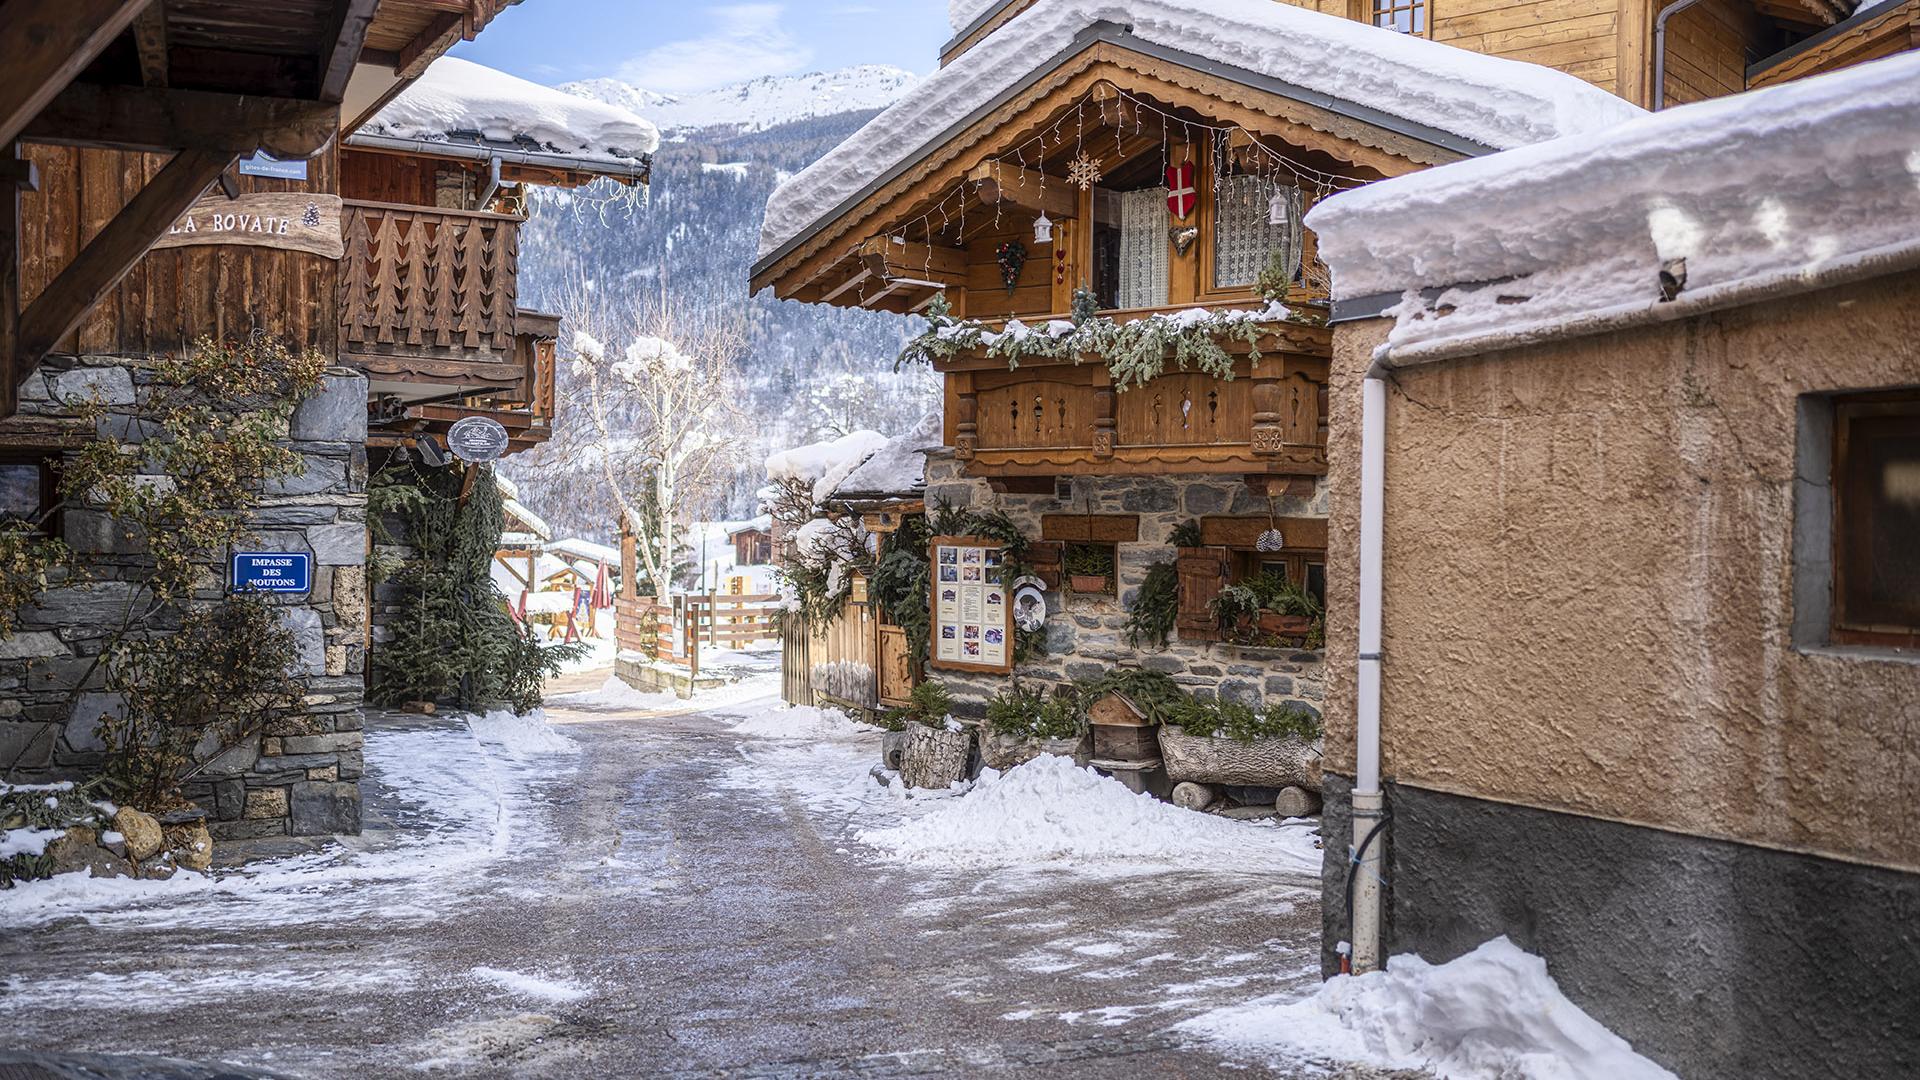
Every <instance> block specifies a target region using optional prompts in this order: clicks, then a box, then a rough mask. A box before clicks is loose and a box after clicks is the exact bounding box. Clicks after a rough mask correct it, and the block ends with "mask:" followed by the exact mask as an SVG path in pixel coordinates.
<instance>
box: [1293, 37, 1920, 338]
mask: <svg viewBox="0 0 1920 1080" xmlns="http://www.w3.org/2000/svg"><path fill="white" fill-rule="evenodd" d="M1916 117H1920V54H1914V53H1909V54H1904V55H1901V56H1895V57H1891V58H1888V59H1884V60H1878V61H1874V62H1872V63H1868V64H1861V65H1859V66H1856V67H1852V68H1848V69H1845V70H1842V71H1838V72H1834V73H1831V74H1827V75H1821V76H1818V77H1815V78H1811V79H1805V80H1801V81H1798V82H1793V83H1788V84H1786V85H1783V86H1779V87H1774V88H1771V89H1766V90H1756V91H1752V92H1749V93H1744V94H1736V95H1734V96H1732V97H1725V98H1718V99H1715V100H1711V101H1705V102H1700V103H1698V104H1692V105H1685V106H1681V107H1679V108H1674V109H1669V110H1667V111H1665V112H1660V113H1656V114H1653V115H1650V116H1646V117H1643V118H1641V119H1638V120H1634V121H1632V122H1630V123H1626V124H1622V125H1620V126H1618V127H1615V128H1612V129H1610V130H1608V131H1604V132H1601V133H1598V134H1592V135H1584V136H1579V137H1575V138H1568V139H1561V140H1558V141H1556V142H1550V143H1543V144H1541V145H1538V146H1531V147H1526V148H1523V149H1519V150H1511V151H1508V152H1506V153H1503V154H1496V155H1493V156H1491V157H1484V158H1479V159H1476V160H1471V161H1462V162H1458V163H1455V164H1452V165H1446V166H1443V167H1440V168H1436V169H1430V170H1427V171H1425V172H1420V173H1415V174H1412V175H1409V176H1403V177H1399V178H1396V179H1393V180H1388V181H1384V182H1381V183H1377V184H1371V185H1368V186H1367V187H1364V188H1361V189H1359V190H1356V191H1350V192H1346V193H1343V194H1341V195H1338V196H1335V197H1334V198H1332V199H1329V200H1326V201H1324V202H1322V203H1321V204H1320V205H1319V206H1317V207H1316V208H1315V209H1314V210H1313V212H1312V213H1311V214H1309V215H1308V217H1307V223H1308V224H1309V225H1310V226H1312V228H1313V229H1314V230H1315V232H1316V233H1317V234H1318V236H1319V239H1320V255H1321V258H1323V259H1325V260H1326V261H1327V264H1328V266H1329V267H1331V268H1332V270H1333V279H1334V297H1335V301H1336V314H1339V313H1340V310H1341V308H1342V307H1344V308H1345V309H1346V310H1347V312H1348V313H1350V314H1359V313H1361V312H1364V311H1368V310H1373V311H1379V310H1381V309H1382V308H1386V307H1387V305H1395V303H1396V301H1398V303H1397V305H1396V306H1393V307H1391V308H1389V309H1388V310H1386V312H1385V313H1387V314H1392V315H1394V316H1395V318H1396V325H1395V327H1394V329H1393V330H1392V332H1391V338H1390V340H1389V349H1390V350H1391V351H1392V352H1393V354H1394V355H1395V356H1397V357H1399V358H1401V359H1403V360H1410V359H1412V358H1414V357H1416V356H1420V355H1425V356H1426V357H1428V358H1438V357H1439V356H1441V355H1457V354H1460V353H1464V352H1468V351H1485V350H1488V349H1491V348H1501V347H1509V346H1512V345H1519V344H1524V343H1526V342H1528V341H1533V340H1540V339H1542V338H1546V337H1554V336H1563V335H1567V334H1573V333H1590V332H1597V331H1600V330H1607V329H1613V328H1617V327H1619V326H1624V325H1631V324H1633V323H1635V322H1642V321H1651V320H1654V319H1660V318H1673V317H1678V316H1682V315H1687V314H1693V313H1695V312H1698V311H1701V310H1708V309H1711V308H1714V307H1724V306H1729V305H1732V304H1736V303H1743V302H1750V301H1752V300H1755V299H1758V298H1760V297H1763V296H1768V295H1780V294H1783V293H1786V292H1798V291H1804V290H1808V289H1813V288H1819V287H1822V286H1824V285H1829V284H1837V283H1840V282H1842V281H1845V280H1850V279H1854V278H1859V277H1865V276H1871V275H1876V274H1883V273H1888V272H1891V271H1893V270H1897V269H1901V268H1904V267H1906V266H1911V265H1920V122H1916ZM1681 260H1684V263H1682V262H1681ZM1663 269H1665V270H1667V271H1668V273H1669V274H1670V275H1672V276H1673V278H1674V279H1675V280H1674V282H1671V283H1669V286H1668V288H1669V291H1671V288H1672V285H1673V284H1678V285H1679V286H1680V288H1679V291H1678V293H1677V294H1675V295H1674V296H1673V298H1672V299H1671V300H1666V301H1663V299H1662V283H1661V280H1660V276H1661V271H1662V270H1663ZM1682 275H1684V281H1683V282H1682V281H1680V280H1679V279H1680V278H1681V276H1682ZM1421 291H1425V295H1424V296H1423V295H1421ZM1369 298H1379V299H1369ZM1442 309H1450V310H1448V311H1447V312H1446V313H1445V314H1441V310H1442Z"/></svg>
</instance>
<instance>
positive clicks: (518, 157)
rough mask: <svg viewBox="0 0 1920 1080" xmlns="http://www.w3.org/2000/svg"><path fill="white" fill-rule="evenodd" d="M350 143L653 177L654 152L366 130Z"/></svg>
mask: <svg viewBox="0 0 1920 1080" xmlns="http://www.w3.org/2000/svg"><path fill="white" fill-rule="evenodd" d="M346 145H347V146H349V147H351V148H353V149H356V150H377V151H382V152H386V153H395V154H409V155H417V156H421V157H440V158H452V159H455V160H459V161H478V162H483V163H490V162H493V161H495V160H498V161H499V162H501V163H502V164H505V165H524V166H527V167H528V168H535V169H551V170H554V171H556V172H567V173H583V174H587V175H590V176H595V177H600V176H604V177H609V178H611V179H614V180H618V181H620V182H621V183H624V184H646V183H650V182H651V181H652V178H653V158H652V156H651V155H648V156H643V157H639V158H635V159H632V160H628V161H609V160H606V159H604V158H581V157H576V156H573V155H571V154H555V153H550V152H546V151H540V150H529V149H527V148H525V147H522V146H518V145H510V144H501V143H492V142H488V141H486V140H484V139H480V138H474V139H471V140H470V141H456V140H454V139H451V138H449V139H405V138H401V137H399V136H396V135H375V134H371V133H369V132H364V131H361V132H355V133H354V134H352V135H349V136H347V138H346Z"/></svg>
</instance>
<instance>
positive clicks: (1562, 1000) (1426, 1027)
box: [1180, 937, 1675, 1080]
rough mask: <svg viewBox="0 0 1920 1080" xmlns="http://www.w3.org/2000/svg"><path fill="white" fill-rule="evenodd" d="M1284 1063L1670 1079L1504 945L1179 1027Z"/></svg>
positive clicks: (1345, 978) (1543, 1078) (1472, 1074)
mask: <svg viewBox="0 0 1920 1080" xmlns="http://www.w3.org/2000/svg"><path fill="white" fill-rule="evenodd" d="M1180 1026H1181V1028H1182V1029H1183V1030H1185V1031H1188V1032H1191V1033H1193V1034H1197V1035H1201V1036H1204V1037H1206V1038H1210V1039H1214V1040H1218V1041H1220V1042H1224V1043H1228V1044H1230V1045H1233V1046H1235V1047H1239V1048H1243V1049H1251V1050H1269V1051H1277V1052H1279V1053H1282V1054H1285V1055H1287V1056H1289V1057H1295V1056H1298V1057H1308V1058H1324V1059H1332V1060H1336V1061H1347V1062H1357V1063H1362V1064H1366V1065H1372V1066H1375V1067H1378V1068H1385V1069H1419V1070H1428V1071H1431V1072H1432V1073H1434V1074H1435V1075H1438V1076H1440V1077H1442V1078H1443V1080H1675V1078H1674V1075H1673V1074H1672V1073H1670V1072H1668V1071H1667V1070H1666V1069H1663V1068H1661V1067H1660V1066H1658V1065H1656V1064H1654V1063H1653V1062H1651V1061H1648V1060H1647V1059H1646V1058H1644V1057H1641V1056H1640V1055H1639V1054H1636V1053H1634V1052H1633V1047H1632V1046H1630V1045H1628V1043H1627V1042H1626V1040H1624V1039H1622V1038H1620V1037H1619V1036H1618V1035H1615V1034H1614V1033H1612V1032H1611V1031H1608V1030H1607V1029H1606V1028H1604V1027H1602V1026H1600V1024H1599V1023H1598V1022H1597V1021H1595V1020H1594V1019H1593V1018H1592V1017H1590V1016H1588V1015H1587V1014H1586V1013H1584V1012H1582V1011H1580V1009H1579V1007H1578V1006H1576V1005H1574V1004H1573V1002H1571V1001H1568V1000H1567V999H1566V996H1565V995H1563V994H1562V993H1560V988H1559V987H1558V986H1557V985H1555V984H1554V981H1553V978H1552V977H1551V976H1549V975H1548V974H1547V963H1546V961H1545V960H1542V959H1540V958H1539V957H1537V956H1534V955H1532V954H1530V953H1526V952H1523V951H1521V950H1520V948H1519V947H1517V946H1515V945H1514V944H1513V943H1512V942H1510V941H1508V940H1507V939H1506V938H1504V937H1498V938H1494V939H1493V940H1492V941H1489V942H1487V943H1486V944H1485V945H1482V946H1480V947H1479V948H1478V949H1475V950H1474V951H1473V952H1470V953H1468V954H1467V955H1465V956H1463V957H1460V958H1459V959H1458V960H1454V961H1452V962H1450V963H1445V964H1438V965H1435V964H1429V963H1427V962H1426V961H1424V960H1422V959H1420V958H1419V957H1417V956H1396V957H1394V958H1393V959H1392V960H1391V961H1390V962H1389V963H1388V965H1387V970H1385V971H1376V972H1371V973H1369V974H1366V975H1360V976H1352V975H1342V976H1339V977H1336V978H1334V979H1331V980H1329V981H1327V982H1326V983H1324V984H1322V985H1321V986H1320V988H1319V989H1318V990H1317V991H1315V992H1314V994H1313V995H1312V996H1310V997H1308V998H1306V999H1304V1000H1298V1001H1292V1002H1286V1003H1282V1002H1281V1001H1280V1000H1279V999H1276V998H1267V999H1262V1000H1260V1001H1255V1002H1250V1003H1248V1004H1246V1005H1240V1006H1235V1007H1232V1008H1227V1009H1220V1010H1217V1011H1215V1012H1211V1013H1207V1014H1205V1015H1202V1016H1198V1017H1195V1018H1194V1019H1192V1020H1189V1021H1187V1022H1185V1023H1184V1024H1182V1025H1180Z"/></svg>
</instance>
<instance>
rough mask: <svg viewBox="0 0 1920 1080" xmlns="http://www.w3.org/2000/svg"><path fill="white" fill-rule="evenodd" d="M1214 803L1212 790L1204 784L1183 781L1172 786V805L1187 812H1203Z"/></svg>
mask: <svg viewBox="0 0 1920 1080" xmlns="http://www.w3.org/2000/svg"><path fill="white" fill-rule="evenodd" d="M1213 802H1214V798H1213V789H1212V788H1210V787H1208V786H1207V785H1205V784H1195V783H1192V782H1191V781H1184V782H1182V783H1178V784H1175V785H1173V805H1175V806H1178V807H1181V808H1183V809H1187V810H1205V809H1206V808H1207V807H1209V806H1212V805H1213Z"/></svg>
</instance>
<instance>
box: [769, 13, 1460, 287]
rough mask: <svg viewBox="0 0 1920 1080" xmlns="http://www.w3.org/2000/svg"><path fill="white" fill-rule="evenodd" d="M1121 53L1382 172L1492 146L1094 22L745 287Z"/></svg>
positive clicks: (792, 243)
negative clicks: (1264, 107)
mask: <svg viewBox="0 0 1920 1080" xmlns="http://www.w3.org/2000/svg"><path fill="white" fill-rule="evenodd" d="M1126 58H1132V59H1133V60H1134V61H1136V62H1144V65H1148V66H1151V65H1158V66H1160V67H1162V68H1172V69H1177V70H1178V71H1180V72H1183V73H1185V74H1186V75H1187V76H1188V79H1187V80H1185V81H1187V82H1189V83H1192V84H1204V85H1205V86H1207V87H1211V88H1218V87H1222V86H1225V87H1231V88H1235V89H1238V90H1240V91H1243V92H1246V94H1250V95H1253V96H1255V97H1257V99H1259V100H1260V101H1262V102H1263V103H1265V104H1269V105H1273V106H1278V107H1277V108H1275V109H1273V112H1274V115H1275V118H1276V119H1281V120H1292V121H1294V122H1295V123H1300V124H1304V125H1305V126H1308V127H1312V128H1315V129H1317V130H1320V131H1322V132H1325V133H1327V134H1331V135H1334V136H1335V137H1337V138H1342V139H1346V140H1350V141H1352V143H1353V144H1354V149H1355V150H1356V151H1365V150H1371V151H1375V152H1376V153H1375V154H1372V155H1367V156H1372V157H1376V158H1378V157H1382V156H1384V157H1390V158H1396V159H1399V160H1400V161H1401V162H1402V163H1404V166H1405V168H1403V169H1399V170H1389V172H1390V173H1391V172H1392V171H1409V170H1410V169H1411V168H1414V167H1418V166H1424V165H1438V164H1445V163H1447V162H1450V161H1457V160H1460V159H1462V158H1468V157H1478V156H1481V155H1483V154H1490V153H1493V152H1494V150H1495V148H1494V147H1491V146H1487V145H1485V144H1483V143H1478V142H1474V141H1472V140H1470V139H1465V138H1462V137H1460V136H1458V135H1454V134H1452V133H1450V132H1445V131H1441V130H1439V129H1437V128H1433V127H1430V126H1428V125H1425V124H1420V123H1415V122H1413V121H1409V120H1406V119H1403V118H1401V117H1398V116H1393V115H1391V114H1388V113H1385V112H1382V111H1381V110H1379V109H1376V108H1373V107H1371V106H1369V105H1366V104H1364V103H1362V102H1358V101H1353V100H1349V99H1346V98H1341V97H1337V96H1335V95H1332V94H1327V93H1323V92H1321V91H1317V90H1310V89H1307V88H1305V87H1301V86H1297V85H1295V84H1293V83H1289V82H1286V81H1284V80H1281V79H1276V78H1273V77H1272V76H1269V75H1264V74H1262V73H1260V72H1256V71H1249V70H1246V69H1244V68H1239V67H1234V66H1231V65H1228V64H1222V63H1220V62H1218V61H1216V60H1212V59H1209V58H1207V57H1204V56H1200V55H1197V54H1194V53H1190V52H1184V51H1182V50H1179V49H1174V48H1169V47H1167V46H1163V45H1159V44H1155V43H1153V42H1150V41H1146V40H1143V39H1142V38H1140V37H1138V36H1136V35H1135V34H1134V33H1133V30H1132V28H1131V27H1129V26H1124V25H1121V24H1119V23H1113V22H1105V21H1102V22H1098V23H1094V24H1092V25H1091V26H1089V27H1087V28H1086V29H1085V30H1084V31H1082V32H1081V33H1080V34H1079V35H1077V36H1076V37H1075V38H1074V39H1073V41H1072V42H1071V43H1069V44H1068V45H1067V46H1066V47H1065V48H1063V49H1061V50H1060V52H1058V53H1056V54H1055V55H1054V57H1053V58H1052V59H1051V60H1049V61H1047V62H1046V63H1045V64H1042V65H1040V66H1038V67H1036V68H1035V69H1034V70H1033V72H1032V73H1030V74H1029V75H1027V76H1026V77H1025V78H1023V79H1021V80H1020V81H1019V82H1017V83H1015V84H1013V85H1012V86H1010V87H1008V88H1007V89H1006V90H1004V91H1002V92H1001V93H1000V94H998V95H996V96H995V97H994V98H993V99H992V100H990V101H988V102H987V103H986V104H984V105H982V106H980V107H979V108H977V109H975V110H974V111H973V112H971V113H969V114H968V115H967V116H965V117H964V118H962V119H960V120H959V121H957V122H955V123H954V124H952V125H950V126H949V127H948V128H947V129H946V130H944V131H942V132H941V133H940V134H939V135H937V136H935V137H933V138H931V139H929V140H927V141H926V142H925V143H924V144H923V146H922V148H921V150H920V151H919V152H917V153H915V154H914V155H912V156H910V157H908V158H906V159H904V160H902V161H901V162H899V163H898V164H896V165H894V166H893V167H892V168H890V169H888V170H886V171H885V172H883V173H881V174H880V175H879V176H878V177H876V178H875V179H874V180H873V181H872V182H870V183H868V184H867V185H866V186H865V187H863V188H861V189H860V191H858V192H857V193H855V194H854V195H852V196H849V197H848V198H847V199H845V200H843V201H842V202H841V203H840V204H839V205H838V206H836V207H835V208H834V209H833V210H831V211H829V212H828V213H826V214H824V215H822V216H820V217H819V218H816V219H815V220H814V222H813V223H812V224H810V225H809V226H808V227H807V228H806V229H805V230H802V231H801V232H800V233H799V234H797V235H795V236H794V237H793V238H792V239H790V240H788V241H786V242H785V243H783V244H781V245H780V246H779V247H778V248H776V249H774V250H773V251H772V252H770V253H769V254H767V255H766V256H764V257H762V258H761V259H759V260H758V261H756V262H755V263H754V266H753V277H752V286H751V287H752V291H754V292H759V291H760V290H761V289H762V288H765V287H766V286H767V285H769V284H771V283H772V275H773V274H774V271H776V270H778V269H780V268H781V266H782V264H783V263H786V262H788V261H789V260H791V259H792V258H793V257H794V256H795V255H796V253H803V252H806V250H807V249H808V248H809V247H810V246H813V245H816V244H817V243H818V242H819V240H820V238H821V235H822V234H823V233H825V232H827V231H828V230H829V228H830V227H831V226H833V225H835V224H837V223H840V222H843V221H846V220H847V219H848V218H849V217H851V216H853V215H854V214H855V213H856V212H857V211H860V210H861V209H863V208H867V209H868V211H869V212H868V213H866V214H862V215H860V216H861V217H862V218H866V217H871V216H873V210H874V209H876V208H875V207H872V206H870V205H869V204H872V203H874V202H875V201H876V199H877V198H880V199H884V198H886V197H887V195H888V193H889V189H891V188H893V187H894V186H895V185H897V184H899V183H900V182H901V181H902V180H903V179H905V178H908V177H911V176H913V175H914V174H916V173H919V172H921V171H923V170H925V169H927V168H928V167H929V165H930V163H935V162H934V159H935V158H937V157H941V156H943V152H947V153H945V155H944V156H946V157H948V158H952V157H957V156H959V155H958V154H954V153H951V152H949V151H950V150H951V148H952V147H954V146H955V145H956V144H958V143H961V142H963V141H965V142H967V143H969V145H972V146H976V147H977V146H981V145H983V134H982V133H978V132H977V131H976V129H978V128H979V127H981V125H983V123H990V122H992V121H993V120H995V119H996V118H997V117H999V116H1001V115H1002V114H1003V113H1004V112H1005V111H1007V110H1009V109H1010V108H1015V109H1018V108H1020V103H1021V102H1022V101H1023V100H1026V99H1029V98H1033V97H1035V96H1036V94H1039V95H1040V96H1044V95H1045V94H1046V93H1047V92H1049V91H1050V90H1051V89H1053V88H1055V87H1056V86H1058V85H1060V84H1062V83H1063V82H1064V81H1065V80H1064V77H1065V76H1067V75H1070V74H1073V73H1074V72H1076V71H1079V70H1084V69H1086V68H1088V67H1091V66H1092V65H1094V64H1096V63H1099V62H1101V61H1103V60H1115V61H1119V62H1120V66H1122V67H1127V68H1132V69H1134V70H1137V71H1145V70H1146V67H1145V66H1142V64H1141V63H1132V64H1129V63H1126V62H1125V61H1126ZM1190 88H1191V87H1190ZM1203 92H1205V91H1203ZM1244 96H1245V95H1243V97H1244ZM969 134H976V137H975V138H973V139H968V138H967V137H968V136H969ZM987 154H990V151H986V152H983V154H982V156H986V155H987Z"/></svg>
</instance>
